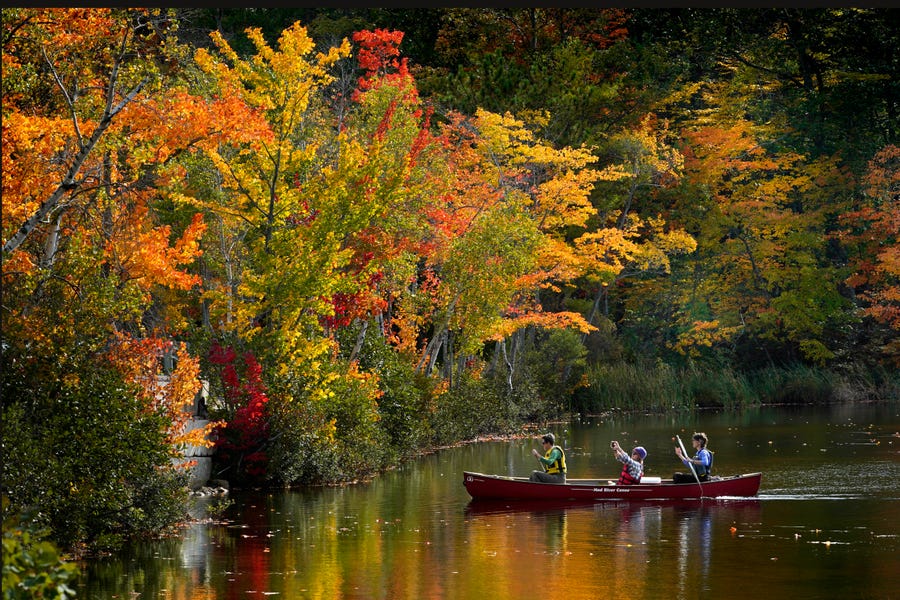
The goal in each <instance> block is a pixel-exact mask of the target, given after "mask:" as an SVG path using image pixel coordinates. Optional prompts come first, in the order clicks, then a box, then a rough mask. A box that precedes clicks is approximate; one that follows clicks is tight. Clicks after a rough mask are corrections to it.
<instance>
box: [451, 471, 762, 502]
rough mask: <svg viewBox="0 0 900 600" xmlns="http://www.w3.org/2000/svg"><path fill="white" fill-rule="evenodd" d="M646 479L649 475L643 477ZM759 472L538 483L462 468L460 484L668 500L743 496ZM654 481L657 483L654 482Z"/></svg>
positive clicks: (540, 496)
mask: <svg viewBox="0 0 900 600" xmlns="http://www.w3.org/2000/svg"><path fill="white" fill-rule="evenodd" d="M645 479H650V478H645ZM761 479H762V473H746V474H744V475H732V476H729V477H713V478H712V479H710V480H709V481H705V482H703V483H696V482H694V483H672V480H671V479H659V478H653V479H652V481H654V483H644V482H642V483H638V484H635V485H616V483H615V480H608V479H569V480H567V481H566V483H539V482H534V481H529V480H528V478H527V477H504V476H502V475H485V474H484V473H473V472H470V471H464V472H463V485H465V486H466V491H467V492H469V495H470V496H472V498H477V499H482V498H494V499H506V500H590V501H598V500H670V499H689V498H722V497H736V498H746V497H749V496H755V495H756V493H757V492H758V491H759V483H760V480H761ZM657 482H658V483H657Z"/></svg>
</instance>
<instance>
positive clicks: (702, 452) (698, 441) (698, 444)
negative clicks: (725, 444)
mask: <svg viewBox="0 0 900 600" xmlns="http://www.w3.org/2000/svg"><path fill="white" fill-rule="evenodd" d="M708 441H709V439H708V438H707V437H706V434H705V433H695V434H694V435H693V436H692V437H691V443H692V444H693V446H694V450H695V451H696V452H697V453H696V454H695V455H694V458H688V457H687V456H685V455H684V453H683V452H682V451H681V448H675V454H676V455H677V456H678V458H680V459H681V462H683V463H684V465H685V466H686V467H687V468H689V469H690V468H691V465H693V467H694V469H693V470H694V473H696V474H697V478H696V479H695V478H694V474H693V473H675V474H674V475H673V476H672V482H673V483H693V482H695V481H701V482H702V481H707V480H708V479H709V472H710V470H711V469H712V453H711V452H710V451H709V450H707V449H706V444H707V442H708Z"/></svg>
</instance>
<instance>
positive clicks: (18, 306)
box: [0, 7, 900, 589]
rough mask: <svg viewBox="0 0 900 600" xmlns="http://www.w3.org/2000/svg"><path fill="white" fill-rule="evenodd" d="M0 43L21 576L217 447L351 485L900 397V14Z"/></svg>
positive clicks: (238, 475) (14, 30)
mask: <svg viewBox="0 0 900 600" xmlns="http://www.w3.org/2000/svg"><path fill="white" fill-rule="evenodd" d="M2 25H3V58H2V60H3V78H2V90H3V106H2V115H3V117H2V118H3V125H2V128H3V139H2V161H3V163H2V169H3V181H2V186H3V187H2V194H3V205H2V221H3V222H2V230H3V254H2V257H3V266H2V277H3V279H2V284H3V287H2V313H0V314H2V368H3V372H2V408H3V415H2V416H3V442H2V444H3V454H4V459H3V482H2V484H3V496H4V501H3V513H4V522H5V523H6V522H7V520H10V522H14V526H10V527H7V526H4V588H5V589H8V588H7V585H6V584H7V580H6V578H7V569H6V565H7V564H8V563H7V558H10V560H12V557H16V560H26V559H23V558H22V557H23V553H22V552H18V554H16V552H15V550H16V548H14V547H13V546H14V544H19V546H18V549H19V550H21V548H22V547H23V545H24V546H28V545H29V544H31V547H32V548H34V547H37V544H39V543H43V542H41V540H43V539H45V538H46V539H48V540H49V542H48V543H50V545H49V546H46V547H44V549H45V550H46V553H45V554H44V555H41V556H43V557H44V558H35V556H38V554H39V553H32V555H30V558H27V560H30V561H31V562H32V564H31V566H30V567H27V568H34V567H35V564H36V563H35V561H37V562H40V561H41V560H44V561H45V562H46V563H47V564H52V563H53V561H54V560H56V558H55V554H54V552H55V551H54V550H53V549H52V546H53V544H59V545H61V546H62V547H63V548H64V549H65V550H66V551H71V552H76V553H79V552H85V551H98V550H104V549H111V548H115V547H116V546H117V545H118V544H121V543H122V541H123V540H126V539H128V538H129V537H131V536H135V535H146V534H156V533H159V532H162V531H166V530H168V529H169V528H170V527H171V526H172V525H173V524H174V523H177V522H178V521H179V520H180V519H181V518H182V517H183V514H184V500H185V494H186V490H185V481H186V474H185V472H184V470H183V469H178V468H174V467H173V466H172V460H173V458H176V457H177V456H178V452H179V449H180V448H184V447H185V446H186V445H189V444H198V443H204V442H203V436H206V435H208V436H209V439H210V440H213V442H214V443H215V445H216V454H215V475H214V476H215V477H217V478H223V479H228V480H229V481H230V482H231V483H232V484H233V485H238V486H260V485H279V486H284V485H289V486H294V485H315V484H334V483H344V482H350V481H356V480H359V479H361V478H367V477H371V476H373V475H375V474H377V473H378V472H380V471H382V470H384V469H386V468H390V467H392V466H394V465H396V464H398V463H399V462H400V461H402V460H404V459H407V458H409V457H412V456H415V455H417V454H418V453H421V452H426V451H429V450H433V449H434V448H436V447H439V446H441V445H446V444H452V443H455V442H458V441H461V440H466V439H472V438H474V437H476V436H480V435H488V434H496V433H510V432H517V431H519V432H521V431H523V427H527V424H529V423H540V422H546V421H548V420H550V419H555V418H561V417H563V416H565V415H567V414H572V413H576V412H582V413H597V412H601V411H607V410H634V409H640V410H652V411H665V410H681V409H685V410H690V409H695V408H700V407H721V408H740V407H744V406H749V405H754V404H760V403H763V404H764V403H785V402H835V401H896V400H897V399H898V395H900V394H898V389H900V382H898V377H897V375H896V373H897V367H898V365H900V338H898V336H897V332H898V329H900V287H898V286H900V254H898V245H897V236H898V230H900V205H898V203H900V199H898V198H900V194H898V192H900V168H898V167H900V149H898V146H897V135H898V120H897V111H898V108H900V107H898V98H900V94H898V82H897V72H898V68H897V67H898V65H897V62H898V60H900V57H898V55H897V52H896V48H897V47H900V26H898V25H900V23H898V11H897V10H894V9H869V8H849V7H848V8H829V9H824V8H823V9H789V8H777V9H776V8H768V9H637V8H635V9H546V8H520V9H511V8H507V9H488V8H484V9H472V8H436V9H377V8H360V9H250V8H245V9H198V8H181V9H105V8H3V9H2ZM203 381H206V382H208V385H209V401H208V406H207V410H208V412H209V417H210V419H211V423H210V425H209V426H208V427H207V428H204V429H199V430H194V431H192V432H186V431H185V427H184V425H185V423H186V422H187V420H188V418H189V417H190V414H189V410H188V407H190V406H191V405H192V404H193V402H194V399H195V397H196V396H197V395H198V393H199V392H200V390H201V387H202V385H203V384H202V382H203ZM7 532H10V535H9V536H7ZM7 538H9V540H10V551H9V555H8V553H7ZM26 554H27V553H26ZM25 568H26V567H23V569H25ZM38 570H40V569H38ZM46 571H47V569H45V572H46ZM67 573H68V572H67V571H66V570H65V569H64V568H62V567H60V569H59V570H58V571H56V572H55V573H54V574H52V577H58V578H59V581H60V582H62V581H64V580H65V578H66V577H67V576H68V574H67ZM46 577H47V578H48V579H49V578H51V575H46ZM48 579H45V581H44V583H47V581H48ZM47 584H48V585H49V583H47ZM31 585H33V586H37V585H41V584H38V583H35V582H32V584H31Z"/></svg>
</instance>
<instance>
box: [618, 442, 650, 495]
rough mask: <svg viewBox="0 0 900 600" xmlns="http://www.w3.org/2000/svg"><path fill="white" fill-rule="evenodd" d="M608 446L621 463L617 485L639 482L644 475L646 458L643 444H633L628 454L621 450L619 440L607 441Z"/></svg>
mask: <svg viewBox="0 0 900 600" xmlns="http://www.w3.org/2000/svg"><path fill="white" fill-rule="evenodd" d="M609 447H610V448H612V449H613V453H614V454H615V455H616V460H618V461H619V462H620V463H622V473H621V474H620V475H619V481H618V484H619V485H633V484H635V483H640V482H641V477H643V476H644V459H645V458H647V451H646V450H645V449H644V447H643V446H635V447H634V448H633V449H632V450H631V455H630V456H629V455H628V453H627V452H625V451H624V450H622V447H621V446H619V442H617V441H615V440H613V441H612V442H610V443H609Z"/></svg>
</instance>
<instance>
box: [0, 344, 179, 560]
mask: <svg viewBox="0 0 900 600" xmlns="http://www.w3.org/2000/svg"><path fill="white" fill-rule="evenodd" d="M31 358H32V359H33V360H32V361H31V362H28V363H26V362H25V361H17V362H15V363H10V362H7V363H6V364H7V366H9V365H10V364H15V365H23V364H28V365H29V368H27V369H26V368H22V369H15V368H7V369H4V375H3V421H4V439H3V446H4V454H5V456H4V469H3V486H4V489H5V490H6V491H7V492H8V494H9V498H10V501H11V510H12V511H19V510H23V509H24V508H25V507H27V506H35V507H38V508H39V509H40V512H39V513H38V516H37V518H38V519H39V524H40V525H42V526H45V527H47V528H48V531H49V533H48V535H49V536H50V538H51V539H52V540H54V541H55V542H56V543H58V544H60V546H62V547H63V548H66V549H70V548H75V547H76V546H81V545H83V544H84V545H87V548H88V550H108V549H114V548H116V547H118V546H119V545H120V544H121V543H122V542H123V541H124V540H125V539H127V538H129V537H132V536H137V535H144V534H153V533H159V532H161V531H162V530H164V529H166V528H167V527H169V526H171V525H174V524H175V523H177V522H178V521H180V520H181V519H182V518H183V516H184V505H185V502H186V500H187V488H186V483H187V474H186V473H184V472H180V471H175V470H174V469H173V468H172V466H171V459H170V452H171V448H170V447H169V445H168V442H167V440H166V434H165V430H166V428H167V425H168V423H167V422H166V419H165V417H164V416H163V415H162V414H157V413H153V412H148V411H147V409H146V407H145V406H143V405H142V403H141V401H139V400H138V397H137V394H136V393H135V390H134V389H133V388H131V387H129V386H128V385H126V384H125V383H124V382H123V381H122V379H121V377H119V376H118V374H117V373H115V372H113V371H111V370H107V369H104V368H103V367H102V366H101V365H97V364H94V363H92V362H90V361H79V362H77V363H69V364H63V363H62V361H58V360H46V361H42V360H39V359H35V358H34V357H31ZM57 367H59V368H57ZM32 369H33V371H32Z"/></svg>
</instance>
